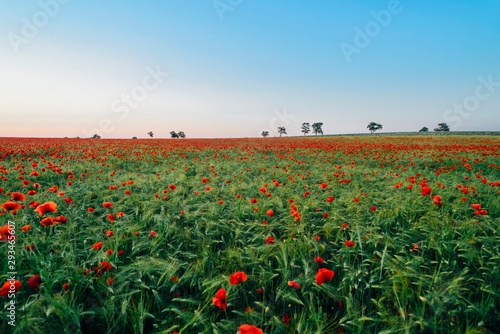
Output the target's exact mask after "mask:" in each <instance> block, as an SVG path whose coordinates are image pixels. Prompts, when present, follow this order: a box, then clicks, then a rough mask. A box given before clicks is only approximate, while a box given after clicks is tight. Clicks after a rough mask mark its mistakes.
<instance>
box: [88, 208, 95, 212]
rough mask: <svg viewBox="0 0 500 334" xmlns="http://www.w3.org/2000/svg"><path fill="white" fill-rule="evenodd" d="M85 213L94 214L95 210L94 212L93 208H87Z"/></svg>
mask: <svg viewBox="0 0 500 334" xmlns="http://www.w3.org/2000/svg"><path fill="white" fill-rule="evenodd" d="M87 211H88V212H94V211H95V210H94V208H87Z"/></svg>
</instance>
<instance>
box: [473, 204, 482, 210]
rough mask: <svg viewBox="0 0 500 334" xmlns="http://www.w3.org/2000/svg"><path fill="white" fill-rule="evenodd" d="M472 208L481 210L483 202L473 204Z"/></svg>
mask: <svg viewBox="0 0 500 334" xmlns="http://www.w3.org/2000/svg"><path fill="white" fill-rule="evenodd" d="M472 208H473V209H474V210H479V209H481V204H472Z"/></svg>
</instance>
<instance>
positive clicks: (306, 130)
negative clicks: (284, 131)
mask: <svg viewBox="0 0 500 334" xmlns="http://www.w3.org/2000/svg"><path fill="white" fill-rule="evenodd" d="M301 131H302V132H303V133H304V136H305V135H306V134H308V133H309V132H311V128H310V125H309V123H302V130H301Z"/></svg>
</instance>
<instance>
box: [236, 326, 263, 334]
mask: <svg viewBox="0 0 500 334" xmlns="http://www.w3.org/2000/svg"><path fill="white" fill-rule="evenodd" d="M239 330H240V334H263V333H264V332H263V331H262V329H260V328H257V327H255V326H253V325H241V326H240V328H239Z"/></svg>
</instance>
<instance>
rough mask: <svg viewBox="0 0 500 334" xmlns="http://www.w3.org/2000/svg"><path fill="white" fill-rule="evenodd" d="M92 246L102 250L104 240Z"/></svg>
mask: <svg viewBox="0 0 500 334" xmlns="http://www.w3.org/2000/svg"><path fill="white" fill-rule="evenodd" d="M92 248H93V249H95V250H100V249H101V248H102V241H99V242H97V243H95V244H93V245H92Z"/></svg>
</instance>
